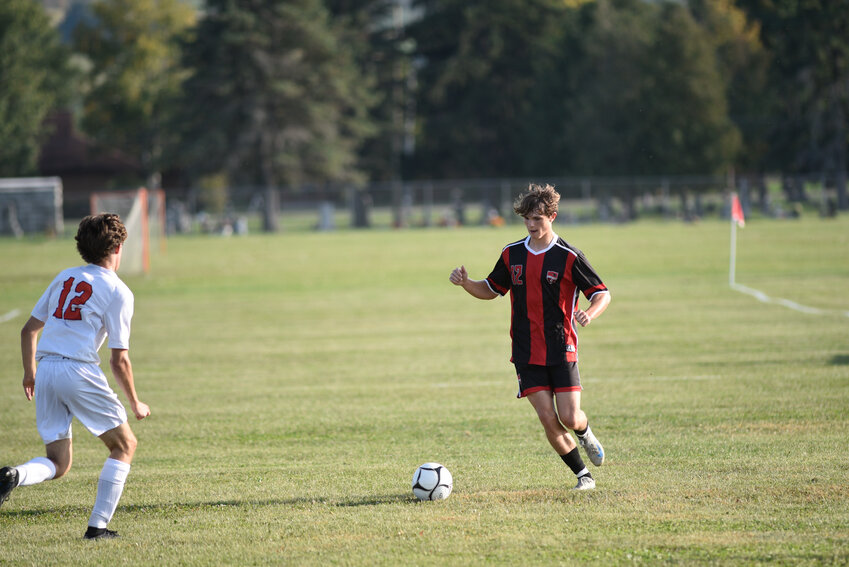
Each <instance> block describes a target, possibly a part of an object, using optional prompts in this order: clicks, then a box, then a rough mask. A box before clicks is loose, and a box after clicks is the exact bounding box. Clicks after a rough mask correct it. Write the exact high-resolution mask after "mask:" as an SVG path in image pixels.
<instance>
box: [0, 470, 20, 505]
mask: <svg viewBox="0 0 849 567" xmlns="http://www.w3.org/2000/svg"><path fill="white" fill-rule="evenodd" d="M18 477H19V475H18V469H16V468H15V467H3V468H2V469H0V506H2V505H3V502H5V501H6V499H7V498H9V495H10V494H11V493H12V490H14V489H15V487H16V486H18Z"/></svg>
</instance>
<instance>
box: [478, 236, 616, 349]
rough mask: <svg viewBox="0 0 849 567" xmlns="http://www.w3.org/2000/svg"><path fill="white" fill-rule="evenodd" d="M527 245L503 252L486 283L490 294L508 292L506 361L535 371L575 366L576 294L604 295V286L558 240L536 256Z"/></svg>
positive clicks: (584, 261) (579, 257)
mask: <svg viewBox="0 0 849 567" xmlns="http://www.w3.org/2000/svg"><path fill="white" fill-rule="evenodd" d="M529 243H530V236H529V237H527V238H525V239H524V240H520V241H518V242H513V243H512V244H508V245H507V246H505V247H504V249H503V250H502V251H501V257H500V258H499V259H498V262H496V263H495V267H494V268H493V269H492V273H490V274H489V276H488V277H487V278H486V282H487V285H489V287H490V289H491V290H492V291H493V292H495V293H497V294H499V295H504V294H506V293H507V292H508V291H509V292H510V305H511V324H510V337H511V338H512V339H513V356H512V358H511V361H512V362H514V363H519V364H537V365H540V366H553V365H557V364H560V363H562V362H564V361H566V362H574V361H577V360H578V350H577V349H578V335H577V333H576V330H575V324H574V322H573V319H572V316H573V314H574V312H575V308H576V307H577V306H578V298H579V295H578V294H579V293H583V294H584V296H585V297H586V298H587V299H590V298H592V296H593V295H594V294H596V293H601V292H607V286H605V285H604V283H602V281H601V278H600V277H599V276H598V274H596V272H595V270H594V269H593V267H592V266H591V265H590V263H589V262H588V261H587V258H586V256H584V253H583V252H581V251H580V250H578V249H577V248H575V247H574V246H571V245H569V244H568V243H567V242H566V241H565V240H563V239H562V238H560V237H559V236H557V235H554V240H553V241H552V242H551V245H550V246H549V247H548V248H546V249H545V250H542V251H540V252H535V251H533V250H531V249H530V248H529V247H528V244H529Z"/></svg>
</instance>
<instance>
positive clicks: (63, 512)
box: [0, 493, 419, 518]
mask: <svg viewBox="0 0 849 567" xmlns="http://www.w3.org/2000/svg"><path fill="white" fill-rule="evenodd" d="M417 502H419V501H418V500H417V499H416V498H415V497H414V496H413V495H412V494H406V493H404V494H384V495H379V496H374V495H370V496H364V497H362V498H350V499H345V500H332V499H329V498H307V497H303V498H281V499H266V500H235V499H234V500H214V501H211V502H171V503H155V504H131V505H128V506H122V505H119V506H118V513H119V514H120V513H121V512H122V511H123V512H144V511H148V510H154V511H155V510H186V511H191V510H199V509H204V508H206V509H208V508H230V507H236V508H240V507H251V508H252V507H256V506H305V505H310V504H321V505H323V506H336V507H339V508H353V507H358V506H381V505H384V504H397V503H407V504H416V503H417ZM7 506H8V505H7ZM89 512H91V506H90V505H87V506H61V507H58V508H33V509H24V510H9V509H8V507H7V508H6V509H4V510H0V517H5V518H35V517H38V516H45V515H52V516H76V515H79V514H88V513H89Z"/></svg>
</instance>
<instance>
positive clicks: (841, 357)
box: [828, 354, 849, 366]
mask: <svg viewBox="0 0 849 567" xmlns="http://www.w3.org/2000/svg"><path fill="white" fill-rule="evenodd" d="M828 363H829V364H831V365H833V366H845V365H847V364H849V354H835V355H834V356H832V357H831V360H829V361H828Z"/></svg>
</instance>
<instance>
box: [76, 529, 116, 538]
mask: <svg viewBox="0 0 849 567" xmlns="http://www.w3.org/2000/svg"><path fill="white" fill-rule="evenodd" d="M83 537H84V538H85V539H112V538H116V537H120V536H118V532H113V531H112V530H107V529H106V528H94V527H92V526H89V527H88V529H87V530H86V531H85V535H83Z"/></svg>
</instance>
